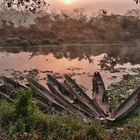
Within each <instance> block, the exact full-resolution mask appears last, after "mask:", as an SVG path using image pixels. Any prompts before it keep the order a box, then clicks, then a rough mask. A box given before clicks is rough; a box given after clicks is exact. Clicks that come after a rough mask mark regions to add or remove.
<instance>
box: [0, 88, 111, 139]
mask: <svg viewBox="0 0 140 140" xmlns="http://www.w3.org/2000/svg"><path fill="white" fill-rule="evenodd" d="M0 112H1V113H0V127H1V128H2V129H3V130H5V132H6V133H7V134H8V136H9V138H8V139H17V140H18V139H19V140H21V139H27V140H28V139H33V140H35V139H42V140H45V139H48V140H55V139H60V140H65V139H67V140H77V139H80V140H85V139H87V140H92V139H97V140H108V139H109V135H108V133H107V132H106V131H105V129H104V128H103V127H102V126H101V125H100V124H98V123H96V122H92V123H90V124H88V123H85V122H84V121H83V120H81V119H79V118H77V117H74V116H70V115H68V114H65V113H64V114H62V115H61V116H60V115H59V114H51V113H48V114H44V113H43V112H41V111H40V110H39V109H38V107H37V106H36V104H35V102H34V101H33V99H32V92H31V90H30V89H27V90H23V89H20V90H19V91H18V96H17V100H16V102H14V104H13V103H8V102H6V101H2V100H0Z"/></svg>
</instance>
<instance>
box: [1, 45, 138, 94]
mask: <svg viewBox="0 0 140 140" xmlns="http://www.w3.org/2000/svg"><path fill="white" fill-rule="evenodd" d="M139 52H140V46H131V45H128V44H85V45H80V44H75V45H58V46H39V47H24V48H22V47H0V75H1V76H3V75H5V76H8V77H13V78H14V79H16V80H18V81H21V83H25V82H26V77H28V76H29V75H32V76H34V77H35V78H36V79H37V80H38V81H39V82H40V83H41V84H43V85H44V86H46V83H47V79H46V78H47V74H52V75H55V76H56V77H57V78H58V80H60V81H61V82H63V80H64V79H63V75H64V74H65V73H67V74H69V75H71V77H72V78H73V79H75V80H76V82H77V83H78V84H79V85H81V86H82V87H83V89H84V90H85V91H86V92H87V94H88V95H89V96H90V97H91V95H92V76H93V73H94V72H95V71H99V72H100V73H101V75H102V77H103V80H104V82H105V86H106V88H107V87H108V86H109V85H110V84H111V83H114V82H118V81H119V80H120V79H121V78H122V76H123V75H124V74H131V73H133V72H132V71H131V69H132V68H138V67H140V55H139Z"/></svg>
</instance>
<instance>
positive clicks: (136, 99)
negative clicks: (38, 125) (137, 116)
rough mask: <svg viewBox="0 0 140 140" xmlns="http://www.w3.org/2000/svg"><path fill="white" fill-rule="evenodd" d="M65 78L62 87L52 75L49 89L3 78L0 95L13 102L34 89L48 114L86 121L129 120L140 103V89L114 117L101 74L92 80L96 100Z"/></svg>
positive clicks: (118, 109)
mask: <svg viewBox="0 0 140 140" xmlns="http://www.w3.org/2000/svg"><path fill="white" fill-rule="evenodd" d="M64 78H65V81H64V83H63V84H62V83H60V82H59V81H58V80H57V79H56V78H55V77H54V76H52V75H48V76H47V85H48V88H49V89H48V88H47V87H45V86H43V85H41V84H40V83H38V82H36V81H35V80H33V79H30V78H29V79H28V80H27V81H28V84H27V85H21V84H19V83H18V82H15V81H14V80H12V79H10V78H6V77H3V81H4V85H2V86H1V87H0V95H1V97H3V98H5V99H7V100H9V101H11V102H13V101H14V99H15V97H16V90H17V89H19V88H25V89H26V88H31V89H32V91H33V98H34V99H35V100H36V101H37V104H38V105H39V107H40V108H41V109H43V110H44V111H45V112H48V111H53V112H57V113H62V112H68V113H70V114H72V115H75V116H78V117H80V118H84V119H86V120H92V119H98V120H108V121H116V120H119V119H121V118H123V117H125V116H126V115H127V114H128V113H129V112H130V111H132V110H133V109H134V108H136V107H137V106H138V105H139V103H140V88H138V89H137V90H136V91H135V92H133V93H132V94H131V95H130V96H129V97H128V98H127V99H126V101H124V102H123V103H122V104H121V105H120V106H119V107H118V108H117V109H115V110H114V111H113V112H111V113H110V112H109V105H108V96H107V93H106V90H105V85H104V82H103V79H102V77H101V75H100V73H99V72H95V73H94V75H93V79H92V83H93V99H91V98H90V97H89V96H88V95H87V94H86V93H85V92H84V91H83V90H82V89H81V88H80V86H79V85H78V84H77V83H76V82H75V81H74V80H73V79H72V78H71V77H70V76H69V75H64Z"/></svg>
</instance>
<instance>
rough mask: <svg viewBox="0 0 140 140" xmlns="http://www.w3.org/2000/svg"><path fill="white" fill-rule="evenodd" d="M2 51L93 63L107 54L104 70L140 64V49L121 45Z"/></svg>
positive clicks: (27, 48)
mask: <svg viewBox="0 0 140 140" xmlns="http://www.w3.org/2000/svg"><path fill="white" fill-rule="evenodd" d="M0 51H6V52H11V53H19V52H22V51H24V52H30V53H32V55H31V58H33V57H34V56H37V55H40V54H41V55H48V54H53V56H54V57H55V58H57V59H61V58H66V59H68V60H73V59H78V60H79V61H80V60H82V59H86V60H88V61H89V62H90V63H92V61H93V60H92V58H93V56H98V55H101V54H103V53H104V54H106V55H104V57H103V58H102V60H101V61H100V65H101V67H102V68H105V65H106V66H109V67H114V66H116V64H122V65H123V64H125V63H128V62H130V63H131V64H132V65H134V64H140V55H139V51H140V48H139V47H138V46H136V47H132V46H130V45H129V46H124V45H123V46H119V45H69V46H50V47H25V48H1V49H0Z"/></svg>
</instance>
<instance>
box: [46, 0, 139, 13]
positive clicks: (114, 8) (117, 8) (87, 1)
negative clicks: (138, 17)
mask: <svg viewBox="0 0 140 140" xmlns="http://www.w3.org/2000/svg"><path fill="white" fill-rule="evenodd" d="M48 2H49V4H50V7H49V9H50V10H56V9H57V10H68V9H74V8H85V9H86V12H87V13H88V14H89V15H92V14H93V13H96V12H97V11H99V10H100V9H105V10H107V11H108V12H109V13H117V14H124V13H125V12H126V11H127V10H128V9H138V8H140V4H137V5H136V4H135V3H134V0H48Z"/></svg>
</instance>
